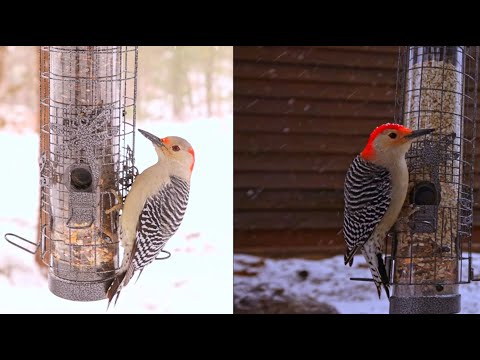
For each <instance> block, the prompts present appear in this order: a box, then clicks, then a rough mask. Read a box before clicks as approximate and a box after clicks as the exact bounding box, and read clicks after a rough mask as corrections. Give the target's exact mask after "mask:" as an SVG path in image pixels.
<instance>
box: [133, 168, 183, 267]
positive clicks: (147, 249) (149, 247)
mask: <svg viewBox="0 0 480 360" xmlns="http://www.w3.org/2000/svg"><path fill="white" fill-rule="evenodd" d="M170 180H171V182H170V183H169V184H168V185H166V186H165V187H164V188H162V189H161V190H160V192H159V193H158V194H157V195H155V196H153V197H152V198H150V199H148V200H147V202H146V203H145V206H144V207H143V210H142V213H141V214H140V219H139V222H138V228H137V235H136V243H135V252H134V256H133V261H132V265H133V270H141V269H143V268H144V267H145V266H146V265H148V264H150V263H151V262H152V261H153V260H155V257H157V255H158V254H159V253H160V251H161V250H162V248H163V247H164V246H165V244H166V242H167V241H168V239H170V238H171V237H172V235H173V234H175V232H176V231H177V229H178V228H179V226H180V224H181V222H182V219H183V215H184V214H185V210H186V209H187V204H188V194H189V184H188V183H187V182H185V181H183V180H182V179H180V178H178V177H175V176H172V177H171V178H170Z"/></svg>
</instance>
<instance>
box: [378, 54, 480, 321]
mask: <svg viewBox="0 0 480 360" xmlns="http://www.w3.org/2000/svg"><path fill="white" fill-rule="evenodd" d="M478 57H479V47H476V46H407V47H402V48H401V49H400V56H399V71H398V80H397V97H396V116H397V118H396V121H395V122H397V123H403V124H404V125H405V126H407V127H409V128H411V129H414V130H416V129H427V128H434V129H436V130H435V132H433V133H431V134H430V135H428V136H427V137H425V138H423V139H422V140H418V141H416V142H414V143H413V144H412V147H411V149H410V151H409V152H408V153H407V156H406V159H407V164H408V168H409V174H410V178H409V185H408V192H407V198H406V200H405V204H404V206H403V209H402V211H401V213H400V217H399V220H398V221H397V223H396V225H395V227H394V231H393V234H390V235H391V236H390V239H391V241H387V254H390V255H389V256H387V265H388V268H389V275H390V283H391V284H393V285H394V288H393V296H392V298H391V301H390V311H391V312H405V311H407V312H458V311H460V295H459V294H458V284H463V283H468V282H470V281H471V273H472V271H471V237H472V222H473V180H474V179H473V177H474V160H475V138H476V123H475V122H476V112H477V85H478Z"/></svg>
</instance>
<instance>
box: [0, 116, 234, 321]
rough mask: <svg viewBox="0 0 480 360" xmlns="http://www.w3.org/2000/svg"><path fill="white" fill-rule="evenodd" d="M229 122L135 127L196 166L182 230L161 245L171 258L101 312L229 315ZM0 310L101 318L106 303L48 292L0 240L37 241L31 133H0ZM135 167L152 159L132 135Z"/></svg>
mask: <svg viewBox="0 0 480 360" xmlns="http://www.w3.org/2000/svg"><path fill="white" fill-rule="evenodd" d="M232 123H233V122H232V118H231V117H229V118H224V119H197V120H195V121H190V122H181V123H175V122H164V121H162V122H158V121H157V122H142V123H140V124H138V126H137V127H138V128H140V129H144V130H147V131H149V132H152V133H154V134H157V135H159V136H161V137H164V136H168V135H178V136H182V137H185V138H186V139H188V140H189V141H190V143H191V144H192V146H193V147H194V149H195V155H196V163H195V169H194V172H193V175H192V184H191V193H190V200H189V206H188V209H187V212H186V214H185V218H184V220H183V223H182V226H181V227H180V229H179V231H178V232H177V234H176V235H175V236H174V237H173V238H172V239H170V242H169V243H168V244H167V246H166V247H165V249H166V250H168V251H170V252H171V253H172V257H171V258H170V259H168V260H166V261H157V262H155V263H153V264H152V265H150V266H149V267H148V268H147V269H146V270H145V271H144V272H143V274H142V277H141V278H140V280H139V282H138V283H137V284H135V285H134V284H133V283H132V286H130V285H129V286H128V287H127V288H125V289H124V290H123V291H122V294H121V296H120V298H119V300H118V303H117V306H116V307H115V308H114V309H110V310H109V311H108V313H232V308H233V305H232V304H233V302H232V252H233V231H232V229H233V216H232V209H233V196H232V189H233V156H232V153H233V137H232V131H233V130H232ZM0 150H1V151H0V163H1V164H2V169H3V176H1V177H0V201H1V203H0V293H1V294H2V296H0V312H3V313H105V310H106V306H107V304H106V301H105V300H104V301H96V302H85V303H82V302H73V301H68V300H64V299H61V298H58V297H56V296H55V295H53V294H51V293H50V291H49V290H48V287H47V282H46V279H44V278H43V277H42V276H41V275H40V273H39V271H38V269H37V266H36V265H35V264H34V261H33V256H32V255H30V254H28V253H26V252H23V251H21V250H20V249H17V248H15V247H13V246H12V245H10V244H8V243H7V242H6V241H4V238H3V236H4V234H5V233H7V232H12V233H16V234H19V235H21V236H24V237H25V238H27V239H31V240H33V241H35V240H36V229H37V217H38V197H39V195H38V190H39V189H38V181H39V178H38V170H39V168H38V161H37V158H38V136H37V135H36V134H35V133H33V132H30V131H25V132H21V133H19V132H15V131H13V130H6V131H0ZM136 160H137V162H136V166H137V167H138V169H139V170H140V171H142V170H144V169H145V168H146V167H148V166H150V165H151V164H153V163H154V162H155V161H156V155H155V153H154V151H153V150H152V145H151V143H150V142H149V141H147V140H146V139H145V138H144V137H143V136H142V135H141V134H140V133H138V132H137V135H136Z"/></svg>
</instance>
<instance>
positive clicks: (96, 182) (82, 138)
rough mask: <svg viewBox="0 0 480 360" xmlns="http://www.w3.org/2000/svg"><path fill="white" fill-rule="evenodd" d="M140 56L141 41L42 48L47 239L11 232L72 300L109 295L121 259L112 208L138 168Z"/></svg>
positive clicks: (55, 288) (43, 224)
mask: <svg viewBox="0 0 480 360" xmlns="http://www.w3.org/2000/svg"><path fill="white" fill-rule="evenodd" d="M137 61H138V49H137V47H135V46H66V47H59V46H42V47H40V84H41V85H40V179H41V180H40V181H41V184H40V185H41V203H40V229H39V230H40V232H41V233H40V234H41V236H40V243H39V244H35V243H33V242H30V241H28V240H26V239H23V238H20V237H18V236H16V235H12V234H8V235H11V236H16V237H17V240H15V241H13V240H12V239H10V238H8V237H7V236H6V237H7V241H9V242H11V243H12V244H14V245H16V246H18V247H21V248H23V249H25V250H27V251H29V252H31V253H35V252H36V251H40V252H41V258H42V260H43V261H44V263H45V264H46V265H47V266H48V268H49V271H48V286H49V289H50V291H51V292H52V293H54V294H55V295H57V296H59V297H62V298H65V299H69V300H76V301H94V300H101V299H105V293H106V290H107V287H108V285H109V284H110V281H111V279H112V278H113V276H114V274H115V271H116V270H117V269H118V266H119V241H118V238H117V229H118V221H119V216H118V212H117V211H108V210H109V209H111V208H112V207H113V206H114V205H115V204H116V196H115V193H117V194H119V195H120V196H121V197H123V198H125V196H126V195H127V192H128V190H129V188H130V186H131V184H132V182H133V179H134V177H135V175H136V169H135V167H134V141H135V139H134V131H135V105H136V85H137V82H136V79H137ZM18 239H20V240H23V241H27V242H28V243H30V244H32V245H35V246H36V248H35V249H34V250H33V251H31V250H28V249H27V248H24V247H23V246H21V245H19V241H18Z"/></svg>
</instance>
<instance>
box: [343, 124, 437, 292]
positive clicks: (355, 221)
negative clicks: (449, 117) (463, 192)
mask: <svg viewBox="0 0 480 360" xmlns="http://www.w3.org/2000/svg"><path fill="white" fill-rule="evenodd" d="M432 131H434V129H422V130H414V131H412V130H411V129H408V128H406V127H404V126H402V125H398V124H384V125H381V126H379V127H377V128H376V129H375V130H374V131H373V132H372V133H371V134H370V138H369V139H368V143H367V145H366V146H365V148H364V149H363V151H362V152H361V153H360V155H358V156H357V157H356V158H355V159H354V160H353V162H352V164H351V165H350V168H349V169H348V172H347V176H346V178H345V187H344V198H345V211H344V219H343V234H344V237H345V242H346V243H347V250H346V252H345V265H347V264H349V265H350V266H352V264H353V256H354V255H355V253H356V252H357V250H358V249H362V253H363V255H364V256H365V260H366V261H367V263H368V266H369V268H370V271H371V273H372V276H373V280H374V281H375V285H376V287H377V291H378V297H379V298H380V297H381V293H382V288H381V285H382V284H383V286H384V288H385V292H386V293H387V297H390V290H389V279H388V275H387V271H386V269H385V264H384V262H383V259H382V253H383V247H384V246H383V243H384V240H385V237H386V235H387V233H388V231H389V230H390V228H391V227H392V226H393V225H394V223H395V221H396V220H397V218H398V215H399V213H400V210H401V209H402V206H403V203H404V201H405V197H406V195H407V189H408V168H407V162H406V160H405V154H406V153H407V151H408V150H409V149H410V145H411V143H412V141H413V140H414V139H415V138H417V137H419V136H422V135H426V134H429V133H431V132H432Z"/></svg>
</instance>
